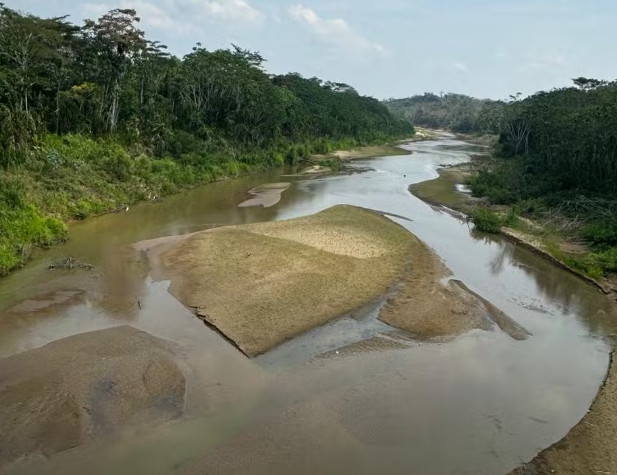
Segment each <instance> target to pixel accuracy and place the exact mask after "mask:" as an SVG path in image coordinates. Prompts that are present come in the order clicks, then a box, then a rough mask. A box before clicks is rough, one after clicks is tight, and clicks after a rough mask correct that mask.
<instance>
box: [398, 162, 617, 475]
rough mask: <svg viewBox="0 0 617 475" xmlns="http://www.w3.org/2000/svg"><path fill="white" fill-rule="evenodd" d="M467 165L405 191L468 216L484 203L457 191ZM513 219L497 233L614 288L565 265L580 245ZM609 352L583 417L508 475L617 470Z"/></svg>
mask: <svg viewBox="0 0 617 475" xmlns="http://www.w3.org/2000/svg"><path fill="white" fill-rule="evenodd" d="M473 168H474V167H473V166H472V165H471V164H469V163H467V164H462V165H457V166H454V167H451V168H442V169H440V170H438V173H439V177H438V178H436V179H434V180H429V181H425V182H421V183H418V184H414V185H411V186H410V187H409V191H410V192H411V193H412V194H413V195H414V196H416V197H418V198H420V199H422V200H423V201H426V202H427V203H430V204H432V205H435V206H445V207H447V208H450V209H453V210H455V211H457V212H460V213H462V215H463V216H471V215H473V213H474V210H476V209H477V208H478V207H485V206H486V203H483V202H482V200H478V199H475V198H473V197H472V196H471V195H470V194H469V193H466V192H462V191H460V190H461V187H462V186H464V184H465V182H466V180H467V178H469V177H470V176H473V173H474V171H473ZM496 212H497V213H500V214H501V215H502V216H505V215H506V214H507V213H508V211H507V210H506V209H505V208H504V207H499V208H498V209H497V210H496ZM516 224H517V228H512V227H506V226H502V227H500V229H499V233H500V234H501V235H503V236H504V237H506V238H507V239H509V240H511V241H513V242H514V243H516V244H517V245H521V246H523V247H526V248H528V249H530V250H531V251H533V252H535V253H537V254H538V255H541V256H542V257H543V258H544V259H546V260H548V261H550V262H552V263H553V264H555V265H557V266H559V267H561V268H563V269H565V270H567V271H569V272H571V273H573V274H575V275H577V276H578V277H579V278H581V279H583V280H584V281H586V282H588V283H589V284H591V285H593V286H594V287H596V288H597V289H598V290H600V291H601V292H602V293H603V294H605V295H607V296H609V297H610V298H611V300H614V297H615V293H616V292H615V288H614V287H612V286H611V285H610V281H609V279H602V280H601V281H598V280H597V279H594V278H591V277H590V276H588V275H587V274H585V273H583V272H580V271H578V270H577V269H574V268H573V267H571V266H570V265H569V264H568V260H567V256H568V254H569V253H572V252H577V253H578V254H579V255H580V253H581V252H585V250H584V249H582V250H581V248H580V247H576V246H573V245H572V244H571V243H569V242H568V241H567V240H566V239H560V238H559V237H558V236H556V235H555V234H550V235H547V233H546V232H545V230H544V228H543V227H542V226H540V225H539V224H538V223H535V222H533V221H531V220H527V219H523V218H518V220H516ZM568 251H569V252H568ZM613 356H614V353H612V354H611V360H610V366H609V370H608V373H607V377H606V379H605V381H604V383H603V384H602V386H601V388H600V391H599V393H598V395H597V397H596V399H595V402H594V403H593V405H592V407H591V409H590V410H589V412H588V414H587V415H586V416H585V417H584V418H583V420H582V421H580V422H579V423H578V424H577V425H576V426H575V427H574V428H573V429H572V430H571V431H570V432H569V433H568V435H567V436H566V437H565V438H563V439H562V440H560V441H559V442H557V443H556V444H554V445H553V446H551V447H549V448H548V449H546V450H544V451H542V452H541V453H540V454H539V455H538V456H537V457H536V458H534V459H533V460H532V461H531V462H529V463H526V464H523V465H522V466H521V467H520V468H518V469H516V470H515V471H513V472H512V475H540V474H550V473H572V474H579V473H581V474H582V473H589V474H597V473H605V474H608V473H615V472H616V471H617V456H616V455H615V454H617V439H616V438H615V437H614V435H615V433H617V370H616V368H615V364H614V358H613Z"/></svg>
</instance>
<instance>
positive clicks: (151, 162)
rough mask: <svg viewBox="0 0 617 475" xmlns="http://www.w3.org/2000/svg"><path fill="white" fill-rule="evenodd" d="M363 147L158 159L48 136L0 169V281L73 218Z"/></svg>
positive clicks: (329, 144) (204, 150)
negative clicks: (17, 160) (13, 163)
mask: <svg viewBox="0 0 617 475" xmlns="http://www.w3.org/2000/svg"><path fill="white" fill-rule="evenodd" d="M387 139H392V137H388V138H385V137H384V138H383V141H387ZM374 140H375V141H376V142H377V143H383V141H381V139H380V138H375V139H374ZM362 145H370V142H369V143H364V142H361V141H358V140H355V139H342V140H331V139H325V138H321V139H316V140H313V141H305V142H301V143H280V144H277V145H274V146H272V147H270V148H268V149H248V150H241V149H238V148H234V147H232V146H230V145H229V144H227V145H225V144H224V146H222V145H221V144H216V146H212V147H211V148H208V147H207V145H205V144H204V143H202V142H200V147H201V148H200V147H197V146H196V147H195V149H194V150H190V151H189V152H187V153H182V154H179V155H178V156H176V157H164V158H157V157H152V156H150V155H148V154H147V153H146V150H143V149H141V148H139V147H127V146H124V145H123V144H121V143H120V142H119V141H118V140H117V139H111V138H108V139H93V138H89V137H86V136H83V135H78V134H67V135H64V136H57V135H53V134H49V135H46V136H44V137H42V138H41V140H40V141H39V144H38V145H37V147H36V148H35V149H33V150H32V151H31V152H30V153H29V155H28V158H27V160H26V161H25V163H24V164H23V165H22V166H20V167H16V168H10V169H8V170H0V173H1V175H0V275H6V274H8V273H9V272H10V271H11V270H13V269H16V268H18V267H19V266H21V265H23V264H24V262H26V261H27V260H28V258H29V257H30V256H31V255H32V252H33V251H34V250H35V249H36V248H40V247H47V246H50V245H52V244H54V243H57V242H59V241H62V240H64V239H66V237H67V228H66V224H65V223H66V222H68V221H70V220H75V219H85V218H87V217H89V216H94V215H98V214H102V213H105V212H109V211H112V210H115V209H117V208H118V207H120V206H123V205H128V204H131V203H134V202H137V201H141V200H149V199H153V198H154V197H162V196H165V195H169V194H172V193H176V192H178V191H181V190H184V189H188V188H191V187H194V186H198V185H201V184H205V183H210V182H214V181H217V180H221V179H226V178H235V177H238V176H241V175H246V174H249V173H255V172H258V171H262V170H265V169H268V168H272V167H280V166H283V165H284V164H285V163H297V162H298V161H299V160H302V159H306V158H308V157H310V156H311V155H312V154H315V153H329V152H331V151H332V150H337V149H342V148H353V147H357V146H362ZM334 165H336V164H334V163H333V166H334Z"/></svg>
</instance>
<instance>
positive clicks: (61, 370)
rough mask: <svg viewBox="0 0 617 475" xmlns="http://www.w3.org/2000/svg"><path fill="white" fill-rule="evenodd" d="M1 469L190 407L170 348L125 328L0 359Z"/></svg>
mask: <svg viewBox="0 0 617 475" xmlns="http://www.w3.org/2000/svg"><path fill="white" fill-rule="evenodd" d="M0 375H1V377H0V421H2V424H1V425H2V430H1V431H0V467H7V466H10V464H12V463H16V462H27V461H29V460H34V459H37V458H41V457H50V456H52V455H53V454H55V453H57V452H61V451H64V450H67V449H69V448H72V447H76V446H78V445H82V444H84V443H86V442H88V441H90V440H92V439H94V438H97V437H99V436H108V435H110V434H112V433H114V432H115V431H117V430H120V429H121V428H122V427H125V426H127V425H129V424H133V425H134V424H142V423H143V424H148V426H150V425H152V424H156V423H162V422H165V421H168V420H171V419H175V418H177V417H179V416H180V415H181V414H182V413H183V409H184V392H185V378H184V375H183V373H182V371H181V370H180V369H179V367H178V366H177V365H176V363H175V360H174V356H173V353H172V350H171V346H170V344H168V343H167V342H165V341H163V340H160V339H158V338H155V337H153V336H150V335H148V334H147V333H144V332H141V331H138V330H135V329H133V328H131V327H128V326H121V327H116V328H112V329H109V330H102V331H96V332H91V333H84V334H81V335H76V336H72V337H69V338H64V339H61V340H58V341H55V342H53V343H50V344H48V345H45V346H43V347H41V348H38V349H35V350H30V351H26V352H24V353H20V354H17V355H14V356H10V357H7V358H4V359H2V360H0Z"/></svg>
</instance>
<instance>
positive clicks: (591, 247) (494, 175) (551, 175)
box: [387, 77, 617, 279]
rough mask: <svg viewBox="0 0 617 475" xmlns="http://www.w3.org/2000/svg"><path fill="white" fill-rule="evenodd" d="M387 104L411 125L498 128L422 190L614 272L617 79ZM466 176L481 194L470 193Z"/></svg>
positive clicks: (476, 130) (578, 265)
mask: <svg viewBox="0 0 617 475" xmlns="http://www.w3.org/2000/svg"><path fill="white" fill-rule="evenodd" d="M387 104H388V107H390V108H391V110H393V112H395V113H399V114H400V113H402V114H403V115H405V116H406V117H408V118H409V119H410V120H412V122H413V123H414V125H427V124H428V125H433V126H438V127H446V128H450V129H451V130H453V131H457V132H470V133H473V134H493V135H494V136H495V137H496V143H495V144H494V147H493V148H492V150H491V153H490V154H488V155H487V156H478V157H476V158H475V159H474V160H473V164H472V166H471V167H470V166H469V165H465V166H463V167H455V168H453V169H452V168H451V169H446V170H442V173H441V177H440V178H438V179H436V180H434V181H433V182H432V183H428V182H427V183H425V184H419V185H414V186H413V187H412V189H413V191H414V192H416V193H417V194H418V195H419V196H420V197H422V198H425V199H428V200H429V201H431V200H432V201H437V202H443V204H447V205H448V206H450V207H455V208H459V209H460V210H461V211H464V212H466V213H468V214H470V215H471V216H472V218H473V220H474V222H475V224H476V227H477V228H478V229H479V230H481V231H485V232H499V231H500V230H501V228H504V227H506V228H510V229H514V230H515V231H517V232H520V233H522V235H526V236H528V237H529V240H530V241H533V242H535V243H537V244H538V245H539V246H538V247H541V248H542V249H543V250H545V251H547V252H548V253H550V254H551V255H552V256H553V257H555V258H556V259H558V260H559V261H561V262H563V263H565V264H566V265H568V266H569V267H571V268H573V269H575V270H577V271H579V272H582V273H584V274H586V275H588V276H590V277H592V278H595V279H598V278H601V277H605V276H607V275H610V274H614V273H617V196H615V189H616V187H617V167H616V163H617V157H616V153H617V82H616V81H613V82H607V81H601V80H596V79H587V78H582V77H581V78H577V79H575V80H574V85H573V86H572V87H566V88H561V89H555V90H552V91H550V92H539V93H537V94H534V95H532V96H530V97H528V98H525V99H522V98H521V96H520V95H514V96H511V97H510V100H509V101H508V102H501V101H481V100H478V99H473V98H468V97H467V96H457V95H445V96H443V97H438V96H435V95H431V94H425V95H424V96H417V97H415V98H410V99H404V100H391V101H388V102H387ZM463 176H464V177H465V178H463ZM461 182H465V183H466V184H467V185H468V186H469V188H470V189H471V192H472V195H473V196H474V197H476V198H480V200H478V201H476V202H474V203H469V202H465V200H464V199H463V197H462V196H461V194H459V193H456V192H455V191H454V184H455V183H461ZM444 190H448V191H447V192H445V194H444ZM434 195H435V196H434ZM437 195H439V196H437Z"/></svg>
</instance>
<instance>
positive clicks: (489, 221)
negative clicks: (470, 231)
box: [471, 208, 502, 233]
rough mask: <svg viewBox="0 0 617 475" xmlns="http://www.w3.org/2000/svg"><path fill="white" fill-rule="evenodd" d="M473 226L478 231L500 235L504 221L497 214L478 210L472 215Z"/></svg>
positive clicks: (484, 209)
mask: <svg viewBox="0 0 617 475" xmlns="http://www.w3.org/2000/svg"><path fill="white" fill-rule="evenodd" d="M471 217H472V219H473V224H475V226H476V229H478V231H483V232H485V233H498V232H499V230H500V229H501V226H502V221H501V219H500V218H499V216H497V215H496V214H495V213H493V212H492V211H490V210H488V209H486V208H478V209H476V210H474V212H473V213H472V215H471Z"/></svg>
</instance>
